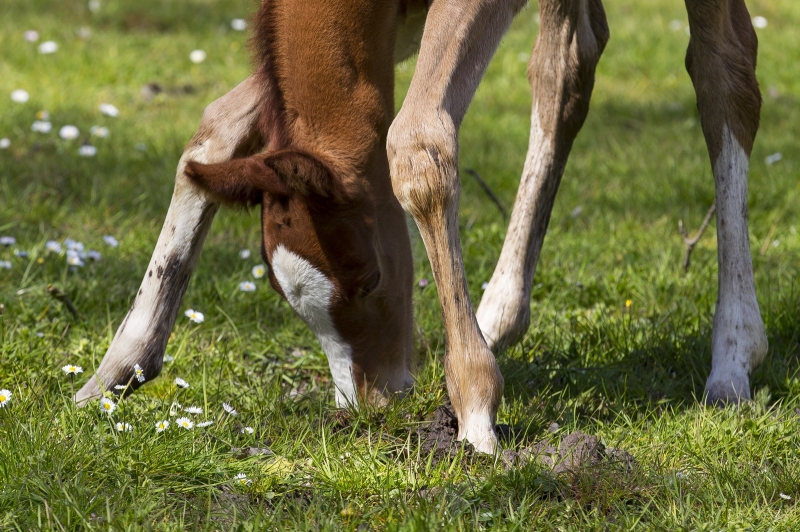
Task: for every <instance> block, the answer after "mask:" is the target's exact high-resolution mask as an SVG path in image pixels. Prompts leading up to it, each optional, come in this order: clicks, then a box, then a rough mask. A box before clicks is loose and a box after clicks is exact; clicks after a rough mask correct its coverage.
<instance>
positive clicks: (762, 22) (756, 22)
mask: <svg viewBox="0 0 800 532" xmlns="http://www.w3.org/2000/svg"><path fill="white" fill-rule="evenodd" d="M753 26H755V27H756V28H758V29H760V30H763V29H764V28H766V27H767V19H766V18H764V17H762V16H757V17H753Z"/></svg>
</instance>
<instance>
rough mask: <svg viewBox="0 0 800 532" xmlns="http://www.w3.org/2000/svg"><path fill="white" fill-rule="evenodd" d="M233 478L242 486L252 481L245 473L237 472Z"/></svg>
mask: <svg viewBox="0 0 800 532" xmlns="http://www.w3.org/2000/svg"><path fill="white" fill-rule="evenodd" d="M233 480H234V481H235V482H237V483H239V484H241V485H242V486H247V485H248V484H251V483H252V482H253V481H252V480H250V479H249V478H247V475H245V474H244V473H239V474H238V475H236V476H235V477H233Z"/></svg>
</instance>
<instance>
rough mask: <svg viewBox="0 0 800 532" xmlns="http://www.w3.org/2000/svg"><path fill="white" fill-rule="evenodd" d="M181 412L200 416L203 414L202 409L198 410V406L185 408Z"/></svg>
mask: <svg viewBox="0 0 800 532" xmlns="http://www.w3.org/2000/svg"><path fill="white" fill-rule="evenodd" d="M183 411H184V412H187V413H189V414H202V413H203V409H202V408H200V407H199V406H187V407H186V408H184V409H183Z"/></svg>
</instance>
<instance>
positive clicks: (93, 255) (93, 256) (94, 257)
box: [86, 249, 103, 261]
mask: <svg viewBox="0 0 800 532" xmlns="http://www.w3.org/2000/svg"><path fill="white" fill-rule="evenodd" d="M86 256H87V257H89V258H90V259H92V260H93V261H98V260H100V259H102V258H103V256H102V255H101V254H100V252H99V251H95V250H93V249H90V250H89V252H88V253H86Z"/></svg>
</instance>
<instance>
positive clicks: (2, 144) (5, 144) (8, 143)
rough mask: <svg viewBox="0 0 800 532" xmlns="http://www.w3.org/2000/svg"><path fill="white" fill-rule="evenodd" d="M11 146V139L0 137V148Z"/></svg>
mask: <svg viewBox="0 0 800 532" xmlns="http://www.w3.org/2000/svg"><path fill="white" fill-rule="evenodd" d="M9 146H11V141H10V140H9V139H7V138H2V139H0V150H5V149H7V148H8V147H9Z"/></svg>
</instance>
